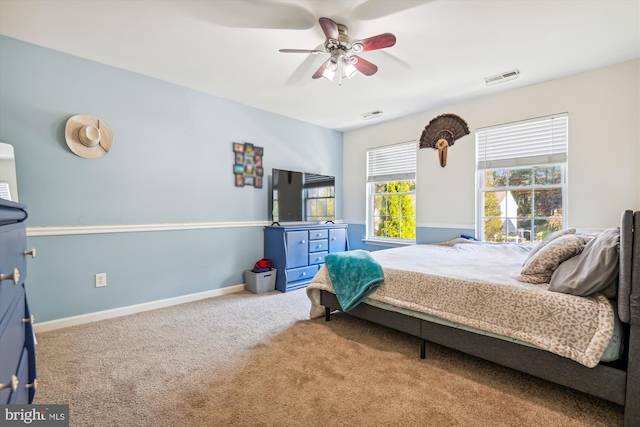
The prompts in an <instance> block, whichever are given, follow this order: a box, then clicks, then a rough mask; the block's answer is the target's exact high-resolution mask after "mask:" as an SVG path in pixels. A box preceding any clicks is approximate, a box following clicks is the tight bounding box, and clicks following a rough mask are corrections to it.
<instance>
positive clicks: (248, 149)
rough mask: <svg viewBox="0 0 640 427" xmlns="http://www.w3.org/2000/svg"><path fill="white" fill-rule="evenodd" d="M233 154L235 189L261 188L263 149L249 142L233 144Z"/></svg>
mask: <svg viewBox="0 0 640 427" xmlns="http://www.w3.org/2000/svg"><path fill="white" fill-rule="evenodd" d="M233 154H234V157H235V162H234V164H233V174H234V178H235V185H236V187H249V186H252V187H254V188H262V176H263V174H264V169H263V166H262V156H263V155H264V148H262V147H256V146H255V145H253V144H252V143H250V142H245V143H242V142H234V143H233Z"/></svg>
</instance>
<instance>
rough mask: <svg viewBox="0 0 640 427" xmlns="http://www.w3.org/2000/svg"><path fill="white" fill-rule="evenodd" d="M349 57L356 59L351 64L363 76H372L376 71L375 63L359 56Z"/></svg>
mask: <svg viewBox="0 0 640 427" xmlns="http://www.w3.org/2000/svg"><path fill="white" fill-rule="evenodd" d="M351 58H355V59H356V62H355V63H354V64H353V66H354V67H356V70H358V71H360V72H361V73H362V74H364V75H365V76H373V75H374V74H375V73H377V72H378V67H377V66H376V65H375V64H372V63H371V62H369V61H366V60H364V59H362V58H360V57H359V56H352V57H351Z"/></svg>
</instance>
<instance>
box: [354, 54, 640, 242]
mask: <svg viewBox="0 0 640 427" xmlns="http://www.w3.org/2000/svg"><path fill="white" fill-rule="evenodd" d="M520 78H521V79H526V70H524V72H523V74H522V75H521V76H520ZM504 84H507V85H508V84H509V83H504ZM491 90H492V88H490V87H488V88H487V93H491ZM561 112H568V113H569V148H568V150H569V151H568V156H569V172H568V208H567V211H568V212H567V218H568V225H569V226H571V227H579V228H586V229H602V228H607V227H612V226H616V225H617V224H618V222H619V219H620V214H621V212H622V211H623V210H624V209H640V173H639V169H640V168H639V166H640V60H639V59H635V60H632V61H627V62H623V63H620V64H615V65H611V66H607V67H603V68H598V69H594V70H590V71H587V72H583V73H579V74H575V75H571V76H567V77H563V78H559V79H555V80H551V81H547V82H543V83H540V84H535V85H531V86H526V87H523V88H519V89H514V90H511V91H506V92H501V93H499V94H492V95H487V96H485V97H480V98H474V99H471V100H467V101H464V102H458V103H455V104H450V105H445V106H443V107H441V108H438V109H433V110H429V111H425V112H423V113H420V114H416V115H413V116H409V117H405V118H402V119H398V120H394V121H390V122H385V123H380V124H379V125H376V126H371V127H367V128H364V129H358V130H354V131H350V132H346V133H345V135H344V145H343V150H344V159H343V160H344V208H343V214H344V215H343V216H344V218H345V221H347V222H349V221H352V222H362V221H364V220H365V217H366V208H365V175H366V167H365V152H366V150H367V149H368V148H370V147H376V146H383V145H388V144H393V143H398V142H402V141H408V140H412V139H414V140H415V139H419V138H420V134H421V133H422V130H423V129H424V127H425V126H426V125H427V124H428V123H429V121H430V120H431V119H432V118H434V117H436V116H438V115H439V114H443V113H454V114H458V115H459V116H461V117H462V118H464V119H465V120H466V121H467V123H468V124H469V130H470V131H471V133H470V134H469V135H467V136H465V137H463V138H460V139H459V140H458V141H456V143H455V145H454V146H452V147H450V148H449V150H448V157H447V166H446V167H445V168H441V167H440V165H439V163H438V156H437V151H436V150H433V149H430V148H428V149H427V148H425V149H420V150H419V152H418V166H417V168H418V171H417V175H418V182H417V196H418V197H417V200H418V201H417V222H418V226H423V227H438V226H442V225H444V226H450V227H454V226H460V225H469V226H471V228H473V224H475V136H474V132H475V130H476V129H477V128H482V127H486V126H492V125H497V124H502V123H508V122H513V121H517V120H523V119H529V118H533V117H540V116H546V115H550V114H555V113H561Z"/></svg>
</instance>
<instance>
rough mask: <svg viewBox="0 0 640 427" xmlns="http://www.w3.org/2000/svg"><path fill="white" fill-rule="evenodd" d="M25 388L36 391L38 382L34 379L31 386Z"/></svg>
mask: <svg viewBox="0 0 640 427" xmlns="http://www.w3.org/2000/svg"><path fill="white" fill-rule="evenodd" d="M25 387H26V388H32V389H34V390H36V389H37V388H38V380H37V379H35V378H34V380H33V382H32V383H31V384H27V385H26V386H25Z"/></svg>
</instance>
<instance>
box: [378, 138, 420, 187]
mask: <svg viewBox="0 0 640 427" xmlns="http://www.w3.org/2000/svg"><path fill="white" fill-rule="evenodd" d="M416 144H417V143H416V141H411V142H403V143H401V144H395V145H389V146H386V147H380V148H373V149H370V150H367V182H386V181H407V180H412V179H415V178H416V147H417V145H416Z"/></svg>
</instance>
